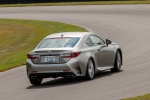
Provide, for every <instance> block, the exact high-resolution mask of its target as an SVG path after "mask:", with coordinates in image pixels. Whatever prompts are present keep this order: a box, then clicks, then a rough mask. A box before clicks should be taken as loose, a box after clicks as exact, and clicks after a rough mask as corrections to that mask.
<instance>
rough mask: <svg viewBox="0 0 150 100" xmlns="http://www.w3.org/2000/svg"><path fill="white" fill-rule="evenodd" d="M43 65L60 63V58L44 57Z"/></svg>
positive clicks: (42, 58) (42, 59)
mask: <svg viewBox="0 0 150 100" xmlns="http://www.w3.org/2000/svg"><path fill="white" fill-rule="evenodd" d="M41 62H42V63H59V56H42V57H41Z"/></svg>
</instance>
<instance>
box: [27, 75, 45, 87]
mask: <svg viewBox="0 0 150 100" xmlns="http://www.w3.org/2000/svg"><path fill="white" fill-rule="evenodd" d="M42 80H43V79H42V78H39V77H36V78H31V77H30V78H29V81H30V83H31V84H32V85H40V84H41V83H42Z"/></svg>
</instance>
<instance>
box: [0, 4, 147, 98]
mask: <svg viewBox="0 0 150 100" xmlns="http://www.w3.org/2000/svg"><path fill="white" fill-rule="evenodd" d="M0 18H11V19H12V18H14V19H34V20H46V21H57V22H65V23H69V24H74V25H79V26H82V27H86V28H87V29H88V30H90V31H93V32H95V33H96V34H98V35H99V36H100V37H102V38H103V39H106V38H108V39H110V40H112V41H114V42H116V43H118V44H119V45H120V47H121V48H122V51H123V66H122V71H121V72H119V73H111V72H109V71H106V72H100V73H98V74H97V75H96V76H95V78H94V79H93V80H92V81H86V80H84V79H81V78H77V79H74V78H70V79H64V78H57V79H52V78H48V79H44V82H43V83H42V85H40V86H32V85H31V84H30V83H29V81H28V78H27V76H26V69H25V66H22V67H19V68H15V69H12V70H9V71H6V72H2V73H0V100H120V99H122V98H127V97H132V96H137V95H143V94H149V93H150V5H97V6H92V5H91V6H65V7H64V6H58V7H55V6H52V7H12V8H11V7H9V8H0Z"/></svg>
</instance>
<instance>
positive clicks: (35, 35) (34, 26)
mask: <svg viewBox="0 0 150 100" xmlns="http://www.w3.org/2000/svg"><path fill="white" fill-rule="evenodd" d="M70 31H86V30H85V29H83V28H80V27H77V26H74V25H69V24H64V23H58V22H46V21H35V20H15V19H0V54H1V56H0V72H2V71H5V70H8V69H11V68H14V67H17V66H20V65H23V64H25V61H26V54H27V53H28V52H29V51H31V50H32V49H34V47H35V46H36V45H37V44H38V43H39V42H40V41H41V40H42V39H43V38H44V37H45V36H47V35H49V34H52V33H56V32H70Z"/></svg>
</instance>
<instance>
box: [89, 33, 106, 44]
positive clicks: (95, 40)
mask: <svg viewBox="0 0 150 100" xmlns="http://www.w3.org/2000/svg"><path fill="white" fill-rule="evenodd" d="M89 38H90V39H91V41H92V42H93V44H94V45H100V44H104V41H103V40H102V39H101V38H99V37H98V36H96V35H91V36H89Z"/></svg>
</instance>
